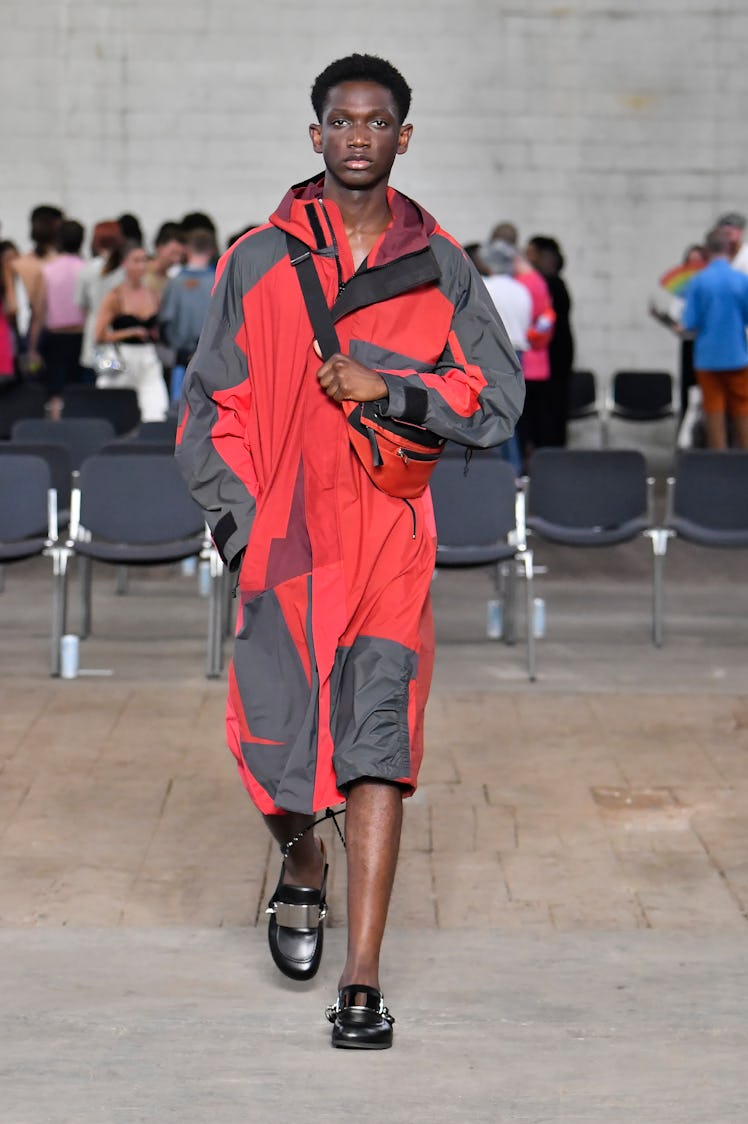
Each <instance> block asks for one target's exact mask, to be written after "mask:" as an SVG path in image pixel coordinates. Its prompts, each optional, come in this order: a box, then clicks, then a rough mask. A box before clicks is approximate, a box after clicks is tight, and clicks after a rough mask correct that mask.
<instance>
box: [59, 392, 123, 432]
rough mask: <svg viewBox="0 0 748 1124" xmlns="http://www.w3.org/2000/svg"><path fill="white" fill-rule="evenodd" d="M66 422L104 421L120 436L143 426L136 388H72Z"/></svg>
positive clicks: (66, 399)
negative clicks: (92, 419)
mask: <svg viewBox="0 0 748 1124" xmlns="http://www.w3.org/2000/svg"><path fill="white" fill-rule="evenodd" d="M62 416H63V418H104V419H105V420H106V421H109V422H111V424H112V426H113V427H114V432H115V433H116V434H118V435H121V434H123V433H130V432H131V431H132V430H134V429H135V428H136V427H137V425H138V424H139V422H140V407H139V406H138V396H137V394H136V393H135V391H134V390H133V389H132V387H103V386H102V387H98V386H70V387H68V388H67V390H66V391H65V395H64V398H63V408H62Z"/></svg>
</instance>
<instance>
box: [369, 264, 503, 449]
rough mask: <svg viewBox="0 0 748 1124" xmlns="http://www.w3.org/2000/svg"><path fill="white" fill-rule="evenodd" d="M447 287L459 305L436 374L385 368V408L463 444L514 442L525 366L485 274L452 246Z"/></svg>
mask: <svg viewBox="0 0 748 1124" xmlns="http://www.w3.org/2000/svg"><path fill="white" fill-rule="evenodd" d="M448 250H449V254H448V255H447V257H446V261H445V264H444V267H443V276H442V282H441V286H442V288H443V290H444V291H445V293H446V295H447V296H448V298H449V300H450V302H451V303H452V306H453V313H452V322H451V325H450V330H449V335H448V339H447V341H446V346H445V348H444V351H443V353H442V355H441V357H440V359H439V361H438V363H437V364H436V367H435V368H434V370H433V371H429V372H423V371H419V372H413V373H409V372H394V371H380V374H381V375H382V378H383V379H384V381H385V382H386V384H387V391H388V399H387V402H386V403H385V404H384V405H383V407H382V412H383V413H384V414H385V415H388V416H390V417H395V418H400V419H401V420H403V421H408V422H412V423H413V424H414V425H423V426H425V427H426V428H427V429H430V430H431V431H432V432H433V433H438V434H439V435H440V436H441V437H446V438H448V439H449V440H451V441H457V442H459V443H461V444H463V445H472V446H475V447H477V448H488V447H489V446H491V445H500V444H502V443H503V442H504V441H508V440H509V438H510V437H511V436H512V434H513V432H514V427H515V425H516V424H517V420H518V418H519V416H520V414H521V413H522V407H523V404H524V398H525V388H524V380H523V377H522V368H521V366H520V364H519V361H518V359H517V356H516V354H515V352H514V349H513V347H512V345H511V343H510V342H509V337H508V335H507V333H506V329H505V328H504V325H503V324H502V322H501V319H500V317H499V314H498V313H497V311H496V308H495V306H494V304H493V301H492V300H491V298H490V296H489V294H488V292H487V290H486V287H485V285H484V284H483V282H482V280H481V278H480V275H479V274H478V272H477V270H476V269H475V268H474V266H473V265H472V263H470V262H469V261H468V260H467V258H466V257H465V255H464V254H463V253H462V251H461V250H459V249H458V248H457V247H456V246H452V245H451V244H449V246H448Z"/></svg>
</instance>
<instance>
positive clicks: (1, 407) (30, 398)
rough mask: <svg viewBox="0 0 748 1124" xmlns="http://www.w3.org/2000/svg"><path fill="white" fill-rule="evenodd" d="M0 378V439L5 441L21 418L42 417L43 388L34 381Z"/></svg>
mask: <svg viewBox="0 0 748 1124" xmlns="http://www.w3.org/2000/svg"><path fill="white" fill-rule="evenodd" d="M6 382H7V385H4V384H3V380H0V440H3V441H7V440H8V438H9V437H10V433H11V430H12V429H13V426H14V425H15V423H16V422H17V421H20V420H21V418H43V417H44V390H43V388H42V387H41V386H39V384H38V383H35V382H16V381H15V380H12V379H8V380H6Z"/></svg>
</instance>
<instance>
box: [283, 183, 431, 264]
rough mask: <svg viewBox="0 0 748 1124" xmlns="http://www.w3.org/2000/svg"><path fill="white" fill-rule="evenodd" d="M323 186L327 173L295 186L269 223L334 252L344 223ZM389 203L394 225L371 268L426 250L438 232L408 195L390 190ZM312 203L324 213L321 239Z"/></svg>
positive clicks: (286, 195) (307, 242) (427, 214)
mask: <svg viewBox="0 0 748 1124" xmlns="http://www.w3.org/2000/svg"><path fill="white" fill-rule="evenodd" d="M324 186H325V175H324V172H323V173H321V174H320V175H316V176H312V178H311V179H308V180H304V181H303V182H302V183H298V184H295V185H294V186H293V187H292V188H290V190H289V191H287V192H286V194H285V196H284V197H283V199H282V200H281V202H280V204H279V205H278V208H277V210H276V211H275V212H274V213H273V214H272V215H271V216H270V222H271V223H272V224H273V225H274V226H277V227H279V228H280V229H281V230H284V231H287V232H288V233H290V234H293V235H294V236H295V237H296V238H299V239H300V240H301V241H302V242H304V243H305V244H306V245H307V246H310V247H312V248H313V249H317V250H322V249H330V248H332V247H333V245H334V238H335V234H336V232H337V231H342V230H343V221H342V216H341V214H340V210H339V208H338V206H337V205H336V204H335V203H333V202H332V201H331V200H329V199H325V198H324ZM387 201H388V203H389V206H390V211H391V212H392V222H391V224H390V226H389V227H388V229H387V230H386V231H385V233H384V238H383V239H382V241H381V243H380V244H379V247H378V249H377V251H376V255H375V260H373V261H369V263H368V266H369V268H375V267H376V268H378V267H380V266H384V265H388V264H389V263H390V262H394V261H397V260H398V259H399V258H402V257H406V256H407V255H409V254H416V253H418V252H419V251H421V250H425V249H427V248H428V247H429V238H430V236H431V235H432V234H433V233H434V231H435V230H436V220H435V219H434V218H433V217H432V216H431V215H430V214H429V213H428V211H425V210H424V209H423V208H422V207H421V206H420V205H419V204H418V203H416V202H415V201H414V200H412V199H409V198H408V196H407V195H402V194H401V193H400V192H399V191H396V190H395V189H394V188H393V187H389V188H388V189H387ZM310 202H318V203H320V204H321V206H322V209H323V211H324V214H322V215H320V223H319V226H320V227H321V230H322V233H321V235H320V230H319V228H318V226H317V224H316V223H314V220H313V218H312V220H311V221H310V216H309V213H308V211H307V206H306V205H307V204H308V203H310ZM314 210H316V208H315V209H314Z"/></svg>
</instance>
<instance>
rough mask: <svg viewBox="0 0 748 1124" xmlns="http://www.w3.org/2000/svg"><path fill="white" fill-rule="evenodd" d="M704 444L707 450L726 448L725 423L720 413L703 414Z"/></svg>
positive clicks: (723, 416)
mask: <svg viewBox="0 0 748 1124" xmlns="http://www.w3.org/2000/svg"><path fill="white" fill-rule="evenodd" d="M704 424H705V426H706V444H707V448H709V449H726V448H727V421H726V418H725V415H724V414H722V413H716V414H715V413H709V414H704Z"/></svg>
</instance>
